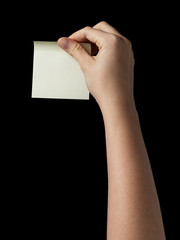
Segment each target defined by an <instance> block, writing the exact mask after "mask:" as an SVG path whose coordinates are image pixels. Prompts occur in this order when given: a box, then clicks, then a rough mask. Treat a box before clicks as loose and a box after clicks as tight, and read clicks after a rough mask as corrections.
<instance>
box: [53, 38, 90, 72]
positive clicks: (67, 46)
mask: <svg viewBox="0 0 180 240" xmlns="http://www.w3.org/2000/svg"><path fill="white" fill-rule="evenodd" d="M57 43H58V45H59V46H60V47H61V48H62V49H64V50H65V51H66V52H67V53H69V54H70V55H71V56H72V57H74V58H75V59H76V60H77V61H78V62H79V65H80V67H81V69H82V70H84V68H85V66H86V67H87V66H88V64H89V63H90V61H91V60H92V59H91V56H90V55H89V54H88V53H87V52H86V50H85V49H84V48H83V47H82V46H81V44H79V43H78V42H76V41H74V40H72V39H70V38H65V37H63V38H60V39H59V40H58V42H57Z"/></svg>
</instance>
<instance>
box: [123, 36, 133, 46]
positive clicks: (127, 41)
mask: <svg viewBox="0 0 180 240" xmlns="http://www.w3.org/2000/svg"><path fill="white" fill-rule="evenodd" d="M124 41H125V43H126V44H127V46H128V47H129V48H132V43H131V41H130V40H129V39H127V38H125V39H124Z"/></svg>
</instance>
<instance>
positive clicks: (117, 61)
mask: <svg viewBox="0 0 180 240" xmlns="http://www.w3.org/2000/svg"><path fill="white" fill-rule="evenodd" d="M80 42H90V43H92V44H93V45H95V46H96V47H97V48H98V52H97V54H96V55H94V56H90V55H89V54H88V53H87V52H86V50H85V49H84V48H83V47H82V46H81V45H80V44H79V43H80ZM58 45H59V46H60V47H61V48H63V49H64V50H65V51H67V52H68V53H69V54H70V55H72V56H73V57H74V58H75V59H76V60H77V61H78V62H79V65H80V67H81V69H82V71H83V73H84V76H85V79H86V84H87V87H88V89H89V91H90V93H91V94H92V95H93V96H94V98H95V99H96V101H97V102H98V104H99V106H100V108H101V109H103V108H104V106H105V105H107V104H110V105H111V104H114V103H116V102H118V103H123V104H124V102H128V103H133V102H134V101H133V100H134V98H133V78H134V76H133V71H134V57H133V51H132V46H131V43H130V41H129V40H128V39H126V38H125V37H124V36H122V35H121V34H120V33H119V32H118V31H117V30H116V29H115V28H113V27H112V26H110V25H109V24H108V23H106V22H100V23H98V24H97V25H95V26H94V27H93V28H91V27H85V28H83V29H81V30H79V31H77V32H75V33H73V34H72V35H71V36H70V37H69V38H65V37H63V38H60V39H59V40H58Z"/></svg>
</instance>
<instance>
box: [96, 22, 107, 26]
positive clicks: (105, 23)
mask: <svg viewBox="0 0 180 240" xmlns="http://www.w3.org/2000/svg"><path fill="white" fill-rule="evenodd" d="M98 25H99V26H106V25H107V22H106V21H101V22H99V23H98Z"/></svg>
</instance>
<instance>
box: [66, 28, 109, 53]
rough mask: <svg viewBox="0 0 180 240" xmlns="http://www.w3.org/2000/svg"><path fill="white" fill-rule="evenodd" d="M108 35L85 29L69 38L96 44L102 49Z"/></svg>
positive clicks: (96, 30)
mask: <svg viewBox="0 0 180 240" xmlns="http://www.w3.org/2000/svg"><path fill="white" fill-rule="evenodd" d="M106 35H108V33H105V32H103V31H101V30H98V29H94V28H91V27H85V28H83V29H81V30H79V31H77V32H75V33H73V34H72V35H70V36H69V38H71V39H73V40H76V41H77V42H86V41H87V40H88V41H90V42H92V43H94V44H96V45H97V46H98V48H99V49H100V48H101V47H102V46H103V43H104V38H105V36H106Z"/></svg>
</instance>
